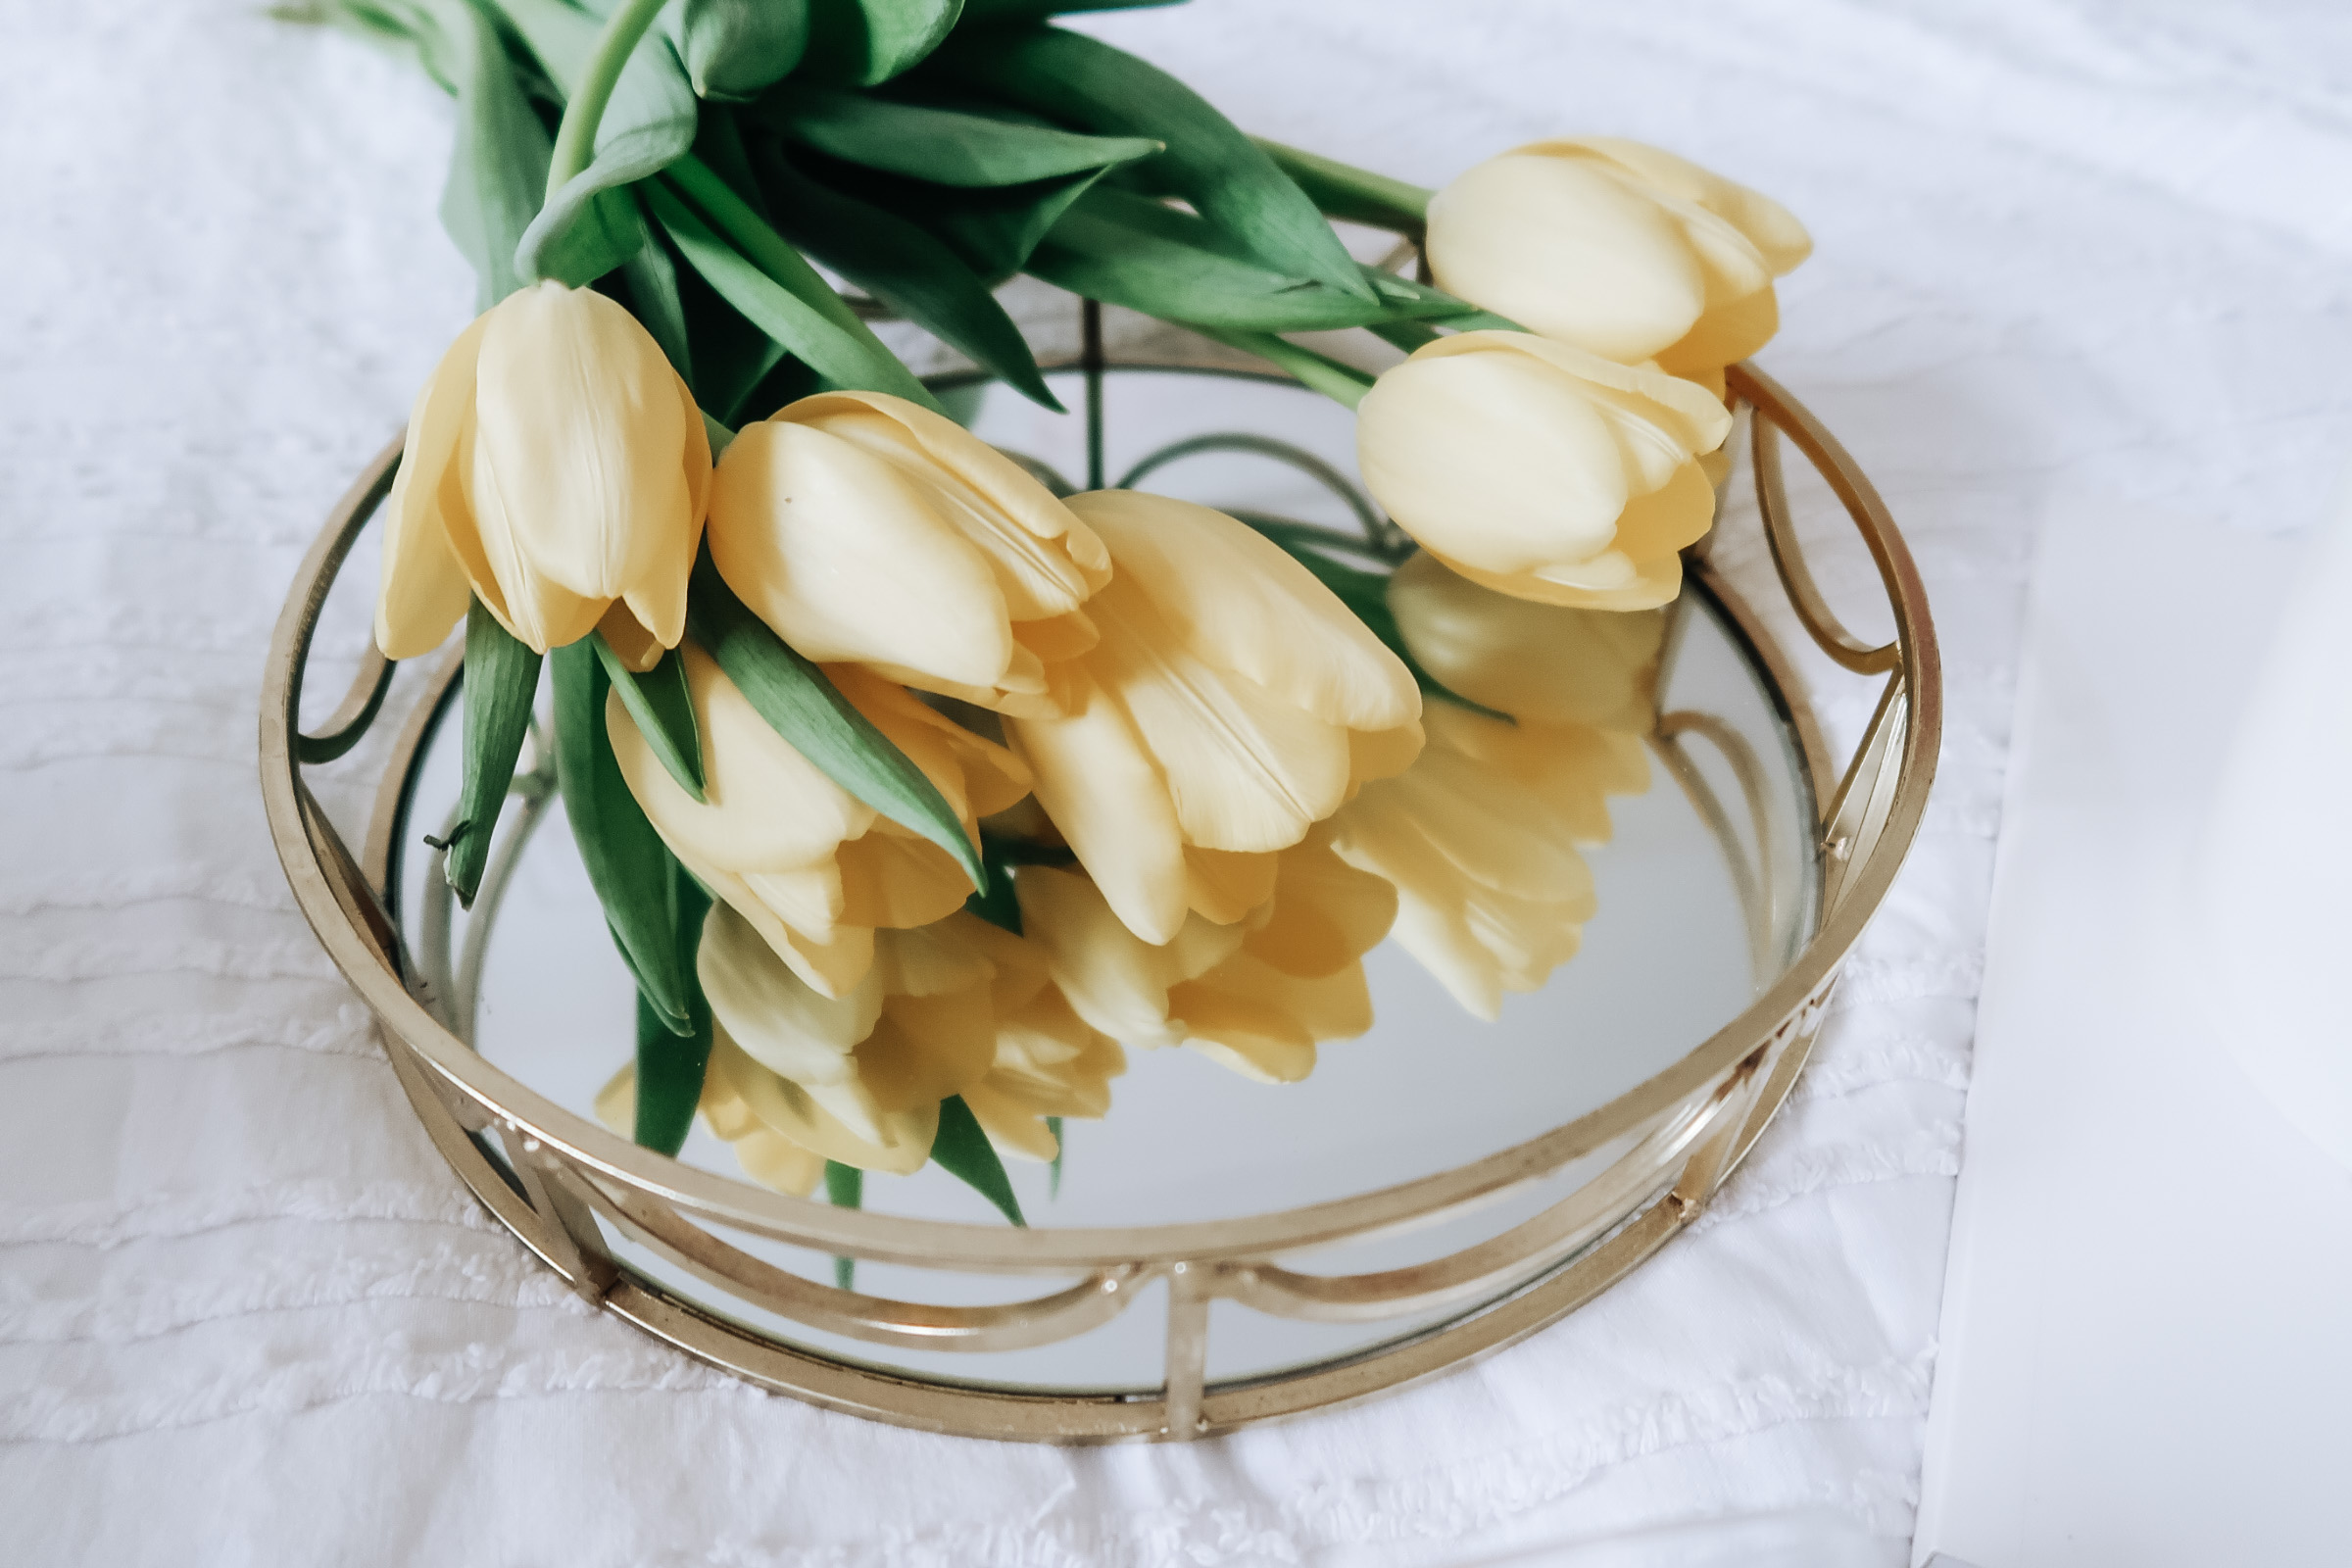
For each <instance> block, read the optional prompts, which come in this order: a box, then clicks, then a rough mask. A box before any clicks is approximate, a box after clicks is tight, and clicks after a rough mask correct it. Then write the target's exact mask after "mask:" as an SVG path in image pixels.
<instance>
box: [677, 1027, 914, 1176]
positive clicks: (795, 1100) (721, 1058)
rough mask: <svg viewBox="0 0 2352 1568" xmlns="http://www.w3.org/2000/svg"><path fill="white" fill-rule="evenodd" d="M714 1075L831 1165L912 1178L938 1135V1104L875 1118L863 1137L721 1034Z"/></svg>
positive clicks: (769, 1124)
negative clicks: (850, 1166)
mask: <svg viewBox="0 0 2352 1568" xmlns="http://www.w3.org/2000/svg"><path fill="white" fill-rule="evenodd" d="M711 1073H712V1075H713V1076H715V1077H718V1078H720V1079H722V1080H723V1082H724V1084H725V1087H726V1088H727V1089H729V1090H730V1091H732V1092H733V1093H734V1094H735V1095H736V1096H737V1097H738V1098H740V1099H741V1100H742V1102H743V1103H744V1107H745V1108H746V1109H747V1110H748V1111H750V1113H751V1114H752V1115H753V1116H754V1117H756V1118H757V1119H758V1120H759V1121H760V1122H761V1123H762V1124H764V1125H765V1126H767V1127H770V1128H773V1129H774V1130H775V1131H776V1132H778V1133H780V1134H782V1135H783V1136H784V1137H786V1138H788V1139H790V1140H791V1141H792V1142H794V1143H796V1144H799V1145H800V1146H801V1147H803V1148H804V1149H809V1150H812V1151H814V1152H816V1153H818V1154H821V1155H823V1156H824V1157H825V1158H827V1159H837V1160H839V1161H841V1162H842V1163H843V1164H845V1165H856V1166H858V1168H859V1169H860V1170H879V1171H888V1172H890V1173H891V1174H892V1175H896V1176H910V1175H912V1174H913V1173H914V1172H916V1171H918V1170H920V1169H922V1167H923V1162H924V1161H925V1160H927V1159H929V1158H930V1157H931V1140H932V1139H933V1137H934V1136H936V1135H937V1133H938V1131H939V1107H938V1106H937V1105H936V1104H934V1105H930V1106H927V1107H920V1108H915V1109H910V1110H906V1111H900V1112H896V1113H894V1114H890V1115H887V1116H882V1117H878V1118H874V1120H873V1124H872V1128H871V1131H870V1133H868V1134H866V1135H862V1136H861V1135H860V1134H859V1133H858V1132H856V1131H854V1130H852V1128H851V1127H850V1126H848V1125H847V1124H846V1123H844V1122H843V1120H842V1119H841V1118H840V1117H839V1116H837V1115H835V1114H834V1113H833V1112H832V1111H831V1110H830V1109H828V1108H827V1107H826V1106H825V1105H824V1104H821V1103H818V1101H817V1099H816V1098H815V1096H813V1095H811V1094H810V1093H809V1092H808V1091H806V1090H804V1089H801V1088H800V1087H798V1086H797V1085H795V1084H793V1083H791V1082H789V1081H788V1080H786V1079H783V1078H779V1077H778V1076H776V1074H774V1073H772V1072H770V1071H768V1070H767V1069H766V1068H765V1067H762V1066H760V1064H759V1063H758V1062H757V1061H755V1060H753V1059H752V1057H751V1056H750V1055H748V1054H745V1052H744V1051H743V1049H742V1048H741V1047H739V1046H737V1045H736V1044H735V1042H734V1041H733V1040H732V1039H730V1038H728V1036H727V1034H726V1032H725V1031H724V1030H723V1029H721V1030H718V1031H716V1039H715V1040H714V1042H713V1044H712V1047H711Z"/></svg>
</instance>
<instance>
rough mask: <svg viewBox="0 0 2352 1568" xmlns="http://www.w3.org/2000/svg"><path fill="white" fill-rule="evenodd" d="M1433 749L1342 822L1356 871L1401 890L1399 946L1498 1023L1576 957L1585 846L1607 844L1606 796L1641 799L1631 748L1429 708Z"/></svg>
mask: <svg viewBox="0 0 2352 1568" xmlns="http://www.w3.org/2000/svg"><path fill="white" fill-rule="evenodd" d="M1426 722H1427V724H1428V726H1429V746H1428V748H1427V749H1426V750H1425V751H1423V752H1422V754H1421V756H1420V758H1419V759H1418V760H1416V761H1415V762H1414V763H1413V765H1412V766H1411V767H1410V768H1408V769H1406V770H1405V771H1404V772H1403V773H1402V774H1400V775H1399V776H1397V777H1396V778H1393V779H1382V780H1380V781H1379V782H1377V783H1374V784H1371V785H1368V786H1367V787H1366V788H1365V790H1364V792H1363V794H1362V795H1361V796H1359V797H1357V798H1356V799H1355V800H1353V801H1351V802H1349V803H1348V806H1347V807H1346V808H1345V809H1343V810H1342V811H1341V812H1340V814H1339V815H1338V816H1337V817H1335V818H1334V819H1333V821H1332V834H1333V842H1334V844H1335V846H1336V849H1337V851H1338V854H1339V855H1340V857H1341V858H1343V859H1345V860H1346V861H1347V862H1348V864H1350V865H1352V866H1356V867H1358V868H1360V869H1362V870H1365V871H1368V872H1371V873H1373V874H1375V875H1377V876H1379V877H1382V878H1384V879H1386V880H1387V881H1389V882H1391V883H1393V884H1395V886H1396V889H1397V898H1398V905H1397V927H1396V936H1397V942H1398V944H1399V945H1401V946H1402V947H1403V948H1404V949H1405V951H1406V952H1408V953H1410V954H1412V955H1413V956H1414V957H1416V958H1418V959H1419V960H1420V961H1421V964H1422V966H1423V967H1424V968H1426V969H1428V970H1429V971H1430V973H1432V974H1433V975H1435V976H1436V977H1437V978H1438V980H1439V981H1440V982H1441V983H1443V984H1444V985H1445V987H1446V990H1447V991H1449V992H1451V993H1452V994H1453V997H1454V1000H1456V1001H1457V1002H1459V1003H1460V1004H1461V1005H1463V1006H1464V1007H1465V1008H1467V1009H1468V1010H1469V1011H1471V1012H1473V1013H1475V1014H1477V1015H1478V1016H1479V1017H1482V1018H1486V1019H1490V1020H1492V1019H1494V1018H1496V1017H1499V1016H1500V1015H1501V1010H1502V993H1503V992H1505V991H1533V990H1536V989H1537V988H1538V987H1540V986H1542V985H1543V984H1544V980H1545V979H1547V978H1548V977H1549V976H1550V974H1551V971H1552V970H1553V969H1555V968H1557V967H1558V966H1559V965H1561V964H1563V963H1565V962H1567V961H1568V960H1569V959H1570V958H1572V957H1574V956H1576V952H1577V948H1578V947H1579V945H1580V944H1581V943H1582V941H1583V934H1584V924H1585V922H1586V921H1588V920H1590V919H1592V918H1593V914H1594V912H1595V911H1596V908H1597V906H1596V904H1595V902H1594V900H1593V873H1592V869H1591V867H1589V866H1588V865H1587V864H1586V863H1585V858H1584V857H1583V856H1582V855H1581V854H1580V853H1579V847H1580V846H1584V845H1592V844H1598V843H1602V842H1605V841H1606V840H1607V838H1608V836H1609V815H1608V809H1607V807H1606V804H1605V802H1604V797H1605V796H1608V795H1625V794H1640V793H1641V792H1642V790H1644V789H1646V788H1648V785H1649V764H1648V760H1647V758H1646V757H1645V755H1644V754H1643V752H1642V743H1641V741H1640V740H1639V739H1637V738H1636V737H1634V736H1631V735H1627V734H1623V733H1621V732H1614V731H1608V730H1600V729H1593V728H1590V727H1588V726H1585V725H1581V724H1534V723H1525V722H1523V723H1520V724H1518V725H1516V726H1514V725H1511V724H1507V723H1504V722H1503V721H1502V720H1500V719H1495V718H1489V717H1487V716H1486V715H1484V714H1482V713H1474V712H1471V711H1469V710H1467V709H1463V708H1455V707H1451V706H1448V705H1446V704H1432V705H1431V707H1430V711H1429V713H1428V716H1427V720H1426Z"/></svg>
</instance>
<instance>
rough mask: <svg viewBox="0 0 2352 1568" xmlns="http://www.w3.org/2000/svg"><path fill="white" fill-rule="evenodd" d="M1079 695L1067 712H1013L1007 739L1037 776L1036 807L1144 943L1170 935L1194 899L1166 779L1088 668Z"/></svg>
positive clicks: (1124, 714)
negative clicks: (1026, 714)
mask: <svg viewBox="0 0 2352 1568" xmlns="http://www.w3.org/2000/svg"><path fill="white" fill-rule="evenodd" d="M1073 695H1074V698H1075V702H1074V704H1073V706H1072V709H1071V711H1069V713H1067V714H1066V715H1064V716H1060V717H1054V718H1015V717H1011V716H1009V715H1008V716H1007V718H1006V720H1005V739H1006V740H1007V741H1009V742H1010V743H1011V746H1012V749H1013V751H1014V753H1015V754H1016V755H1018V756H1019V757H1020V759H1021V760H1022V761H1023V762H1024V763H1026V764H1027V766H1028V768H1029V771H1030V773H1031V775H1032V776H1033V777H1034V778H1035V779H1036V781H1037V800H1038V804H1039V805H1041V806H1043V807H1044V808H1045V809H1046V812H1047V814H1048V815H1049V816H1051V817H1052V818H1053V821H1054V826H1055V827H1057V828H1059V829H1060V831H1061V833H1062V836H1063V837H1064V838H1065V839H1066V840H1067V841H1068V843H1069V846H1070V848H1071V850H1072V851H1073V852H1074V853H1075V854H1076V855H1077V857H1078V858H1079V859H1080V860H1081V861H1082V862H1084V864H1085V866H1086V868H1087V870H1088V872H1089V873H1091V874H1092V876H1093V877H1094V879H1095V882H1096V883H1097V885H1099V886H1100V887H1101V888H1102V890H1103V897H1104V898H1106V899H1107V900H1109V902H1110V907H1112V908H1114V909H1116V910H1117V911H1118V913H1119V918H1121V919H1122V920H1124V921H1125V922H1126V923H1127V926H1128V928H1129V929H1130V930H1132V931H1134V932H1135V933H1136V934H1137V935H1138V936H1140V937H1142V938H1143V939H1144V940H1145V941H1146V942H1166V941H1169V940H1170V939H1172V938H1173V937H1174V936H1175V935H1176V933H1177V931H1178V930H1179V929H1180V928H1181V927H1182V926H1183V925H1184V919H1185V911H1186V908H1187V902H1186V873H1185V860H1184V842H1183V839H1182V837H1181V835H1180V834H1179V833H1178V831H1177V825H1176V810H1175V807H1174V805H1173V803H1171V802H1170V801H1169V799H1168V785H1167V780H1166V778H1165V777H1164V776H1163V775H1162V774H1161V772H1160V770H1159V766H1158V764H1157V762H1156V761H1154V760H1153V759H1152V754H1151V753H1150V752H1149V751H1147V750H1146V749H1145V746H1144V743H1143V739H1142V737H1141V736H1139V735H1138V734H1137V733H1136V730H1135V726H1134V723H1133V722H1132V721H1131V720H1130V719H1129V718H1128V716H1127V711H1126V709H1125V708H1124V707H1122V706H1121V705H1120V704H1119V702H1118V701H1117V700H1116V699H1115V698H1113V697H1111V696H1110V695H1109V694H1107V693H1105V692H1104V691H1103V689H1102V688H1101V687H1100V686H1098V685H1096V684H1095V683H1094V682H1093V681H1092V680H1091V679H1089V678H1087V677H1085V676H1084V675H1083V674H1081V675H1080V676H1079V677H1078V680H1077V684H1076V689H1075V691H1074V693H1073ZM1025 880H1026V879H1024V881H1025ZM1024 902H1025V901H1024Z"/></svg>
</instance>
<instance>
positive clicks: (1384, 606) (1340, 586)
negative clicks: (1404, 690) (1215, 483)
mask: <svg viewBox="0 0 2352 1568" xmlns="http://www.w3.org/2000/svg"><path fill="white" fill-rule="evenodd" d="M1235 515H1236V516H1238V517H1240V518H1241V520H1242V521H1244V522H1246V523H1248V524H1250V527H1252V528H1255V529H1256V530H1257V531H1258V532H1259V533H1262V534H1264V535H1265V536H1266V537H1267V538H1268V539H1271V540H1273V541H1274V542H1275V543H1276V544H1278V545H1280V546H1282V548H1283V550H1284V552H1285V553H1286V554H1288V555H1289V556H1290V558H1291V559H1292V560H1293V561H1296V562H1298V563H1299V564H1300V565H1302V566H1304V567H1305V568H1306V569H1307V570H1309V571H1311V572H1313V573H1314V574H1315V578H1316V580H1317V581H1319V582H1321V583H1322V584H1323V586H1324V587H1326V588H1328V589H1330V590H1331V591H1332V594H1333V596H1334V597H1336V598H1337V599H1338V600H1339V601H1340V603H1341V604H1343V605H1346V606H1347V607H1348V610H1349V611H1351V612H1352V613H1354V615H1355V618H1356V619H1358V620H1360V621H1362V622H1363V623H1364V627H1365V629H1366V630H1367V631H1369V632H1371V633H1372V635H1373V636H1375V637H1377V638H1379V639H1380V640H1381V643H1382V645H1383V646H1384V647H1386V648H1387V649H1388V650H1389V652H1390V653H1392V654H1395V655H1396V656H1397V658H1398V659H1399V660H1402V661H1403V662H1404V667H1405V668H1406V669H1407V670H1409V671H1411V672H1412V677H1413V684H1414V685H1416V686H1418V687H1420V688H1421V690H1422V692H1423V694H1424V695H1426V696H1430V697H1435V698H1437V699H1439V700H1440V701H1442V702H1448V703H1452V704H1453V705H1454V706H1456V707H1457V708H1466V709H1468V710H1470V711H1472V712H1473V713H1484V714H1485V715H1486V716H1487V717H1489V718H1498V719H1500V720H1502V721H1503V722H1504V723H1505V724H1515V723H1517V722H1518V720H1516V719H1514V718H1512V717H1511V715H1510V714H1508V713H1504V712H1498V711H1495V710H1494V709H1492V708H1488V707H1486V706H1485V705H1483V704H1480V703H1474V702H1472V701H1471V700H1470V699H1469V698H1467V697H1464V696H1463V695H1462V694H1461V693H1459V692H1457V691H1455V690H1454V689H1453V688H1452V687H1450V686H1447V685H1446V683H1445V682H1443V681H1441V680H1439V679H1438V677H1437V676H1435V675H1432V674H1431V673H1430V672H1429V671H1428V670H1426V669H1424V668H1422V667H1421V661H1419V660H1418V659H1415V658H1414V657H1413V651H1412V649H1411V648H1409V647H1407V646H1406V645H1405V641H1404V631H1403V628H1402V627H1400V626H1398V625H1397V613H1396V612H1395V611H1394V610H1392V609H1390V608H1389V573H1387V572H1385V571H1366V570H1364V569H1363V568H1362V567H1361V566H1350V565H1348V564H1345V563H1343V562H1341V561H1339V560H1337V559H1335V558H1334V557H1333V556H1331V555H1330V554H1328V553H1327V552H1328V551H1329V550H1330V549H1331V546H1330V545H1329V544H1327V543H1325V542H1323V541H1322V540H1321V539H1320V538H1319V537H1318V536H1319V535H1320V534H1321V533H1322V531H1323V530H1321V529H1319V528H1315V527H1312V526H1310V525H1307V524H1304V523H1294V522H1286V521H1285V520H1284V519H1282V518H1279V517H1264V516H1258V515H1251V514H1249V513H1236V514H1235Z"/></svg>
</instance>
